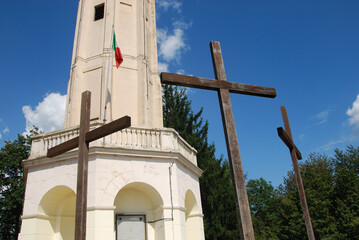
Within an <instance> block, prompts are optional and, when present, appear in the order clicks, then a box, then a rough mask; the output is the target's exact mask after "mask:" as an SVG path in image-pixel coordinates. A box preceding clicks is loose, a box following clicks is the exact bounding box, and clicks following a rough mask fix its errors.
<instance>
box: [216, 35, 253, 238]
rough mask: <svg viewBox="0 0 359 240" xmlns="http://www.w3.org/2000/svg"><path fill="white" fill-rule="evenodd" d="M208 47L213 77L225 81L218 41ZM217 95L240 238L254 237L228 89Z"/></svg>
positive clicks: (220, 91) (219, 91) (220, 90)
mask: <svg viewBox="0 0 359 240" xmlns="http://www.w3.org/2000/svg"><path fill="white" fill-rule="evenodd" d="M210 47H211V54H212V61H213V67H214V73H215V78H216V79H217V81H227V77H226V72H225V69H224V63H223V58H222V52H221V47H220V45H219V42H215V41H211V44H210ZM218 97H219V101H220V108H221V113H222V114H221V115H222V122H223V127H224V131H225V138H226V144H227V151H228V158H229V165H230V168H231V173H232V183H233V186H234V193H235V198H236V207H237V213H239V214H237V217H238V222H239V224H240V230H241V238H242V239H254V231H253V226H252V218H251V213H250V208H249V202H248V195H247V189H246V183H245V178H244V173H243V167H242V161H241V156H240V152H239V145H238V138H237V133H236V126H235V123H234V117H233V112H232V104H231V99H230V96H229V90H228V89H223V88H220V89H219V90H218Z"/></svg>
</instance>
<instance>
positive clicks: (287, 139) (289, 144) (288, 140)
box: [277, 127, 302, 160]
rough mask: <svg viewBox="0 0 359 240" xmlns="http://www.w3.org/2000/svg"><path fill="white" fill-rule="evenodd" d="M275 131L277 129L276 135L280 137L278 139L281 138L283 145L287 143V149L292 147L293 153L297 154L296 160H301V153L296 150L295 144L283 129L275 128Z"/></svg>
mask: <svg viewBox="0 0 359 240" xmlns="http://www.w3.org/2000/svg"><path fill="white" fill-rule="evenodd" d="M277 131H278V136H279V137H280V139H282V141H283V142H284V143H285V145H287V147H288V148H289V150H292V149H294V151H295V153H296V154H297V158H298V160H302V154H301V153H300V151H299V150H298V148H297V146H295V144H294V142H293V140H292V138H291V137H290V136H289V135H288V134H287V133H286V132H285V131H284V129H283V128H282V127H279V128H277Z"/></svg>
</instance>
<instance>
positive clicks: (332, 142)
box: [318, 138, 346, 152]
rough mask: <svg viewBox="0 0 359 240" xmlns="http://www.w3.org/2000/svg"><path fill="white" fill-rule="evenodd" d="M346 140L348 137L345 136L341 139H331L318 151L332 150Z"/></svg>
mask: <svg viewBox="0 0 359 240" xmlns="http://www.w3.org/2000/svg"><path fill="white" fill-rule="evenodd" d="M345 141H346V139H344V138H343V139H339V140H333V139H332V140H330V141H329V143H327V144H325V145H323V146H321V147H319V148H318V151H327V152H329V151H332V150H333V149H335V148H336V147H337V145H338V144H341V143H343V142H345Z"/></svg>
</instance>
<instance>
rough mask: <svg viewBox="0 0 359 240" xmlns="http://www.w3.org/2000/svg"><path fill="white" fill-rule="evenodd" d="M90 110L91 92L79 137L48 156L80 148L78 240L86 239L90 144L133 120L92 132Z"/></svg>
mask: <svg viewBox="0 0 359 240" xmlns="http://www.w3.org/2000/svg"><path fill="white" fill-rule="evenodd" d="M90 108H91V92H89V91H86V92H83V93H82V99H81V117H80V134H79V136H78V137H76V138H73V139H71V140H69V141H67V142H64V143H62V144H60V145H57V146H56V147H53V148H50V149H49V150H48V152H47V156H48V157H50V158H52V157H55V156H58V155H60V154H62V153H65V152H67V151H69V150H72V149H74V148H77V147H78V148H79V160H78V165H77V192H76V218H75V239H76V240H85V239H86V214H87V178H88V158H89V143H90V142H92V141H95V140H97V139H100V138H102V137H105V136H107V135H110V134H112V133H114V132H117V131H120V130H122V129H124V128H128V127H130V126H131V118H130V117H129V116H125V117H122V118H119V119H117V120H115V121H113V122H110V123H108V124H105V125H103V126H101V127H99V128H96V129H94V130H92V131H90Z"/></svg>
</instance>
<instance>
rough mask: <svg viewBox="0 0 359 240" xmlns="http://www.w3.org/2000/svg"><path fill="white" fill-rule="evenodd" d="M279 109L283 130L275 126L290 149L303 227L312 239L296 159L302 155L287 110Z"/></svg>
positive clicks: (307, 210) (306, 205)
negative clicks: (294, 140)
mask: <svg viewBox="0 0 359 240" xmlns="http://www.w3.org/2000/svg"><path fill="white" fill-rule="evenodd" d="M280 109H281V112H282V118H283V123H284V127H285V131H284V130H283V128H282V127H279V128H277V131H278V136H279V137H280V138H281V139H282V140H283V142H284V143H285V144H286V145H287V147H288V148H289V150H290V155H291V158H292V163H293V168H294V173H295V179H296V182H297V186H298V192H299V198H300V202H301V205H302V210H303V215H304V221H305V227H306V229H307V235H308V239H309V240H314V239H315V237H314V231H313V227H312V221H311V218H310V214H309V209H308V204H307V198H306V196H305V191H304V186H303V181H302V176H301V174H300V169H299V164H298V161H297V160H298V159H302V155H301V153H300V152H299V150H298V148H297V147H296V146H295V144H294V142H293V137H292V131H291V129H290V125H289V120H288V115H287V110H286V109H285V107H284V106H282V107H281V108H280ZM298 153H299V155H298Z"/></svg>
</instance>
